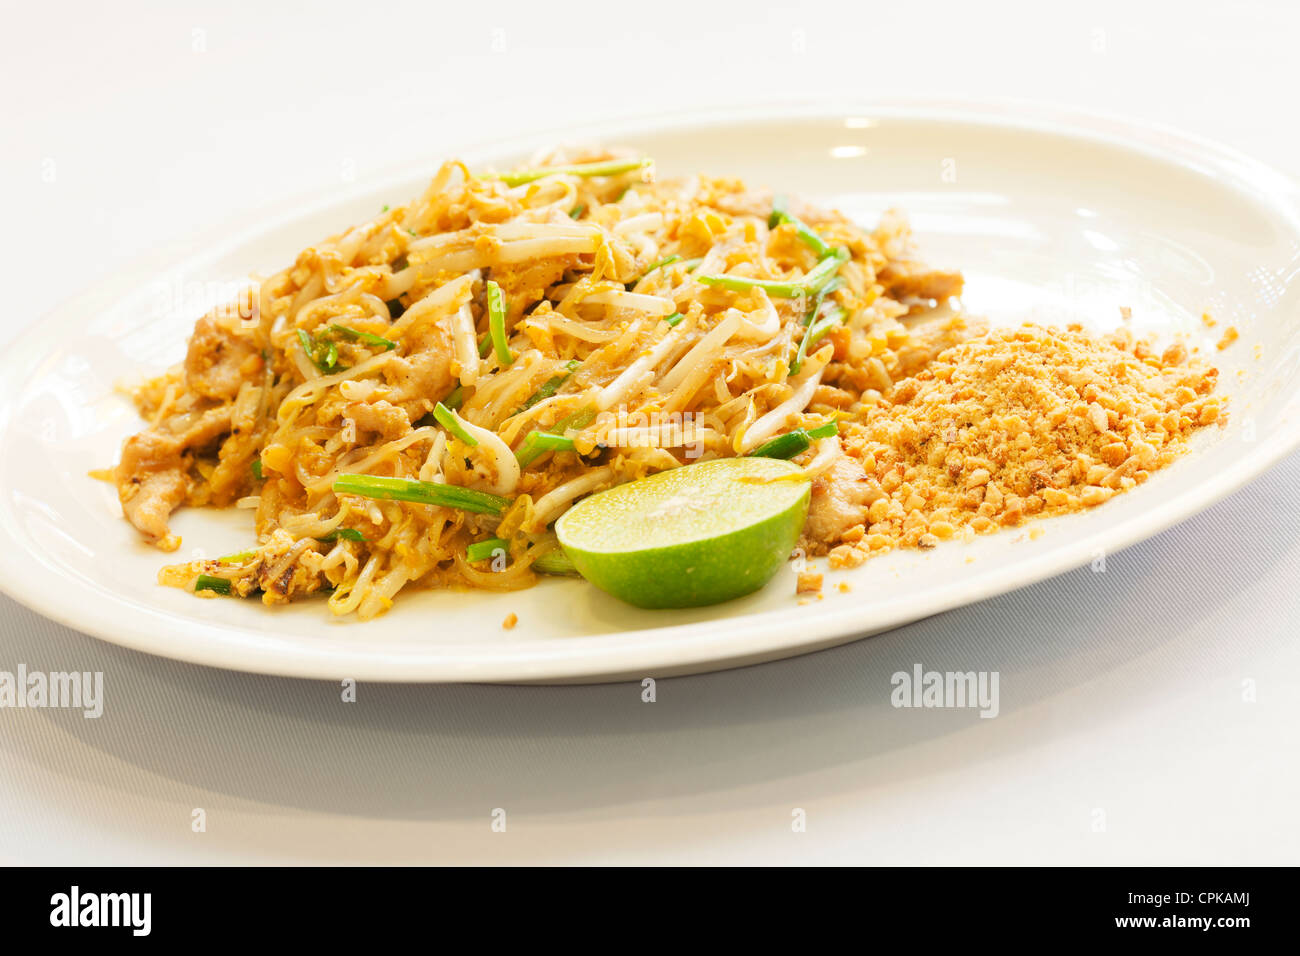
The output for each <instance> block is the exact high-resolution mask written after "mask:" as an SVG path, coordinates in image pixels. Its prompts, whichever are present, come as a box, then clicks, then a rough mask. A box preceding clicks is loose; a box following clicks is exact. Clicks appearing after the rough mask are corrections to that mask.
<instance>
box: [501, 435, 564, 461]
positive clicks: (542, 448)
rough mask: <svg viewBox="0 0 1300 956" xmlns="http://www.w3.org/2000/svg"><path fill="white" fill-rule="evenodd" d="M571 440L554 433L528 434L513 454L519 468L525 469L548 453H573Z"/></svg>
mask: <svg viewBox="0 0 1300 956" xmlns="http://www.w3.org/2000/svg"><path fill="white" fill-rule="evenodd" d="M573 450H574V447H573V439H572V438H565V437H564V436H563V435H557V434H555V433H554V432H529V433H528V437H527V438H525V439H524V440H523V441H522V442H521V443H520V445H519V448H518V450H517V451H516V452H515V457H516V458H517V459H519V467H521V468H527V467H528V466H529V465H531V464H532V463H533V462H535V461H536V460H537V459H538V458H540V457H542V455H544V454H546V453H547V452H548V451H573Z"/></svg>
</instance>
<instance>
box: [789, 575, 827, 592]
mask: <svg viewBox="0 0 1300 956" xmlns="http://www.w3.org/2000/svg"><path fill="white" fill-rule="evenodd" d="M821 589H822V573H821V572H820V571H800V572H799V580H798V583H797V584H796V586H795V590H794V593H795V594H815V593H817V592H818V591H820V590H821Z"/></svg>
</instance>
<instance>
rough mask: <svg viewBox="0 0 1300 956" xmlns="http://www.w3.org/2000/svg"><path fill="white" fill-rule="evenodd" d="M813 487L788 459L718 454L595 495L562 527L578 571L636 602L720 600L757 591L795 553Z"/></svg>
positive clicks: (570, 512)
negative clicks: (712, 458) (727, 456)
mask: <svg viewBox="0 0 1300 956" xmlns="http://www.w3.org/2000/svg"><path fill="white" fill-rule="evenodd" d="M810 487H811V483H810V482H809V480H808V479H807V477H805V476H804V474H803V472H802V471H800V469H799V468H798V466H796V465H793V464H791V463H790V462H788V461H781V460H778V459H775V458H720V459H717V460H715V461H703V462H698V463H696V464H693V465H684V466H683V467H681V468H674V469H672V470H670V471H663V472H660V473H659V474H657V475H651V476H650V477H648V478H642V479H641V480H640V481H633V482H629V483H628V484H625V485H617V486H615V487H613V488H610V489H609V490H608V491H602V492H601V493H600V494H596V495H592V496H591V497H590V498H587V499H585V500H583V501H580V502H578V504H576V505H574V506H573V507H572V508H570V509H569V510H568V511H567V512H565V513H564V514H563V515H562V516H561V517H560V520H559V521H557V522H556V523H555V531H556V534H557V535H558V536H559V538H560V544H561V545H562V546H563V547H564V552H565V554H567V555H568V556H569V558H570V559H571V560H572V561H573V564H574V566H575V567H576V568H577V569H578V573H579V574H581V575H582V576H583V577H584V578H586V579H587V580H588V581H590V582H591V583H592V584H594V585H596V587H598V588H600V589H601V590H603V591H608V592H609V593H610V594H612V595H614V596H615V597H617V598H620V599H622V600H624V601H627V602H628V603H629V604H635V605H636V606H637V607H646V608H666V607H698V606H700V605H703V604H717V603H718V602H719V601H728V600H730V599H731V598H735V597H740V596H741V595H742V594H749V593H750V592H751V591H757V590H758V589H759V588H761V587H762V586H763V585H764V584H766V583H767V582H768V581H769V580H770V579H771V577H772V575H774V574H776V572H777V569H778V568H780V567H781V565H782V564H783V563H784V562H785V561H786V559H787V558H789V556H790V552H791V550H792V549H793V548H794V545H795V542H796V541H798V540H799V532H800V531H801V530H802V529H803V523H804V519H805V518H807V517H808V496H809V489H810Z"/></svg>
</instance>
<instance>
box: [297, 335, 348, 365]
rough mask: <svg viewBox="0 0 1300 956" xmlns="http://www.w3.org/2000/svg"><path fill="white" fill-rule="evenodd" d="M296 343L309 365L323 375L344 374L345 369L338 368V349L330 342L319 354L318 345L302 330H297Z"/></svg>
mask: <svg viewBox="0 0 1300 956" xmlns="http://www.w3.org/2000/svg"><path fill="white" fill-rule="evenodd" d="M298 342H299V343H300V344H301V345H302V350H303V351H304V352H306V353H307V358H309V359H310V360H311V364H312V365H315V366H316V368H317V369H318V370H319V371H320V372H321V374H323V375H329V374H330V373H331V372H345V371H347V369H346V368H343V367H341V366H339V348H338V346H337V345H335V344H334V343H333V342H330V343H329V344H328V345H327V346H326V348H325V351H324V354H321V346H320V343H319V342H317V341H316V340H315V339H313V338H312V337H311V336H310V335H308V334H307V333H306V332H304V331H303V330H302V329H298Z"/></svg>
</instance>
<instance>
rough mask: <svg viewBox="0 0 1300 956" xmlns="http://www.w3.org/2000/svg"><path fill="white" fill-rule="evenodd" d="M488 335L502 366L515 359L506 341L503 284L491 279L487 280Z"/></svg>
mask: <svg viewBox="0 0 1300 956" xmlns="http://www.w3.org/2000/svg"><path fill="white" fill-rule="evenodd" d="M487 307H488V335H489V336H491V338H492V347H493V348H494V349H496V352H497V361H498V362H500V363H501V364H502V366H506V365H509V364H510V363H511V362H513V361H514V360H515V358H514V356H513V355H511V354H510V345H509V344H508V343H507V341H506V299H505V296H503V295H502V294H501V286H499V285H497V284H496V283H495V282H493V281H492V280H491V279H488V281H487Z"/></svg>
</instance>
